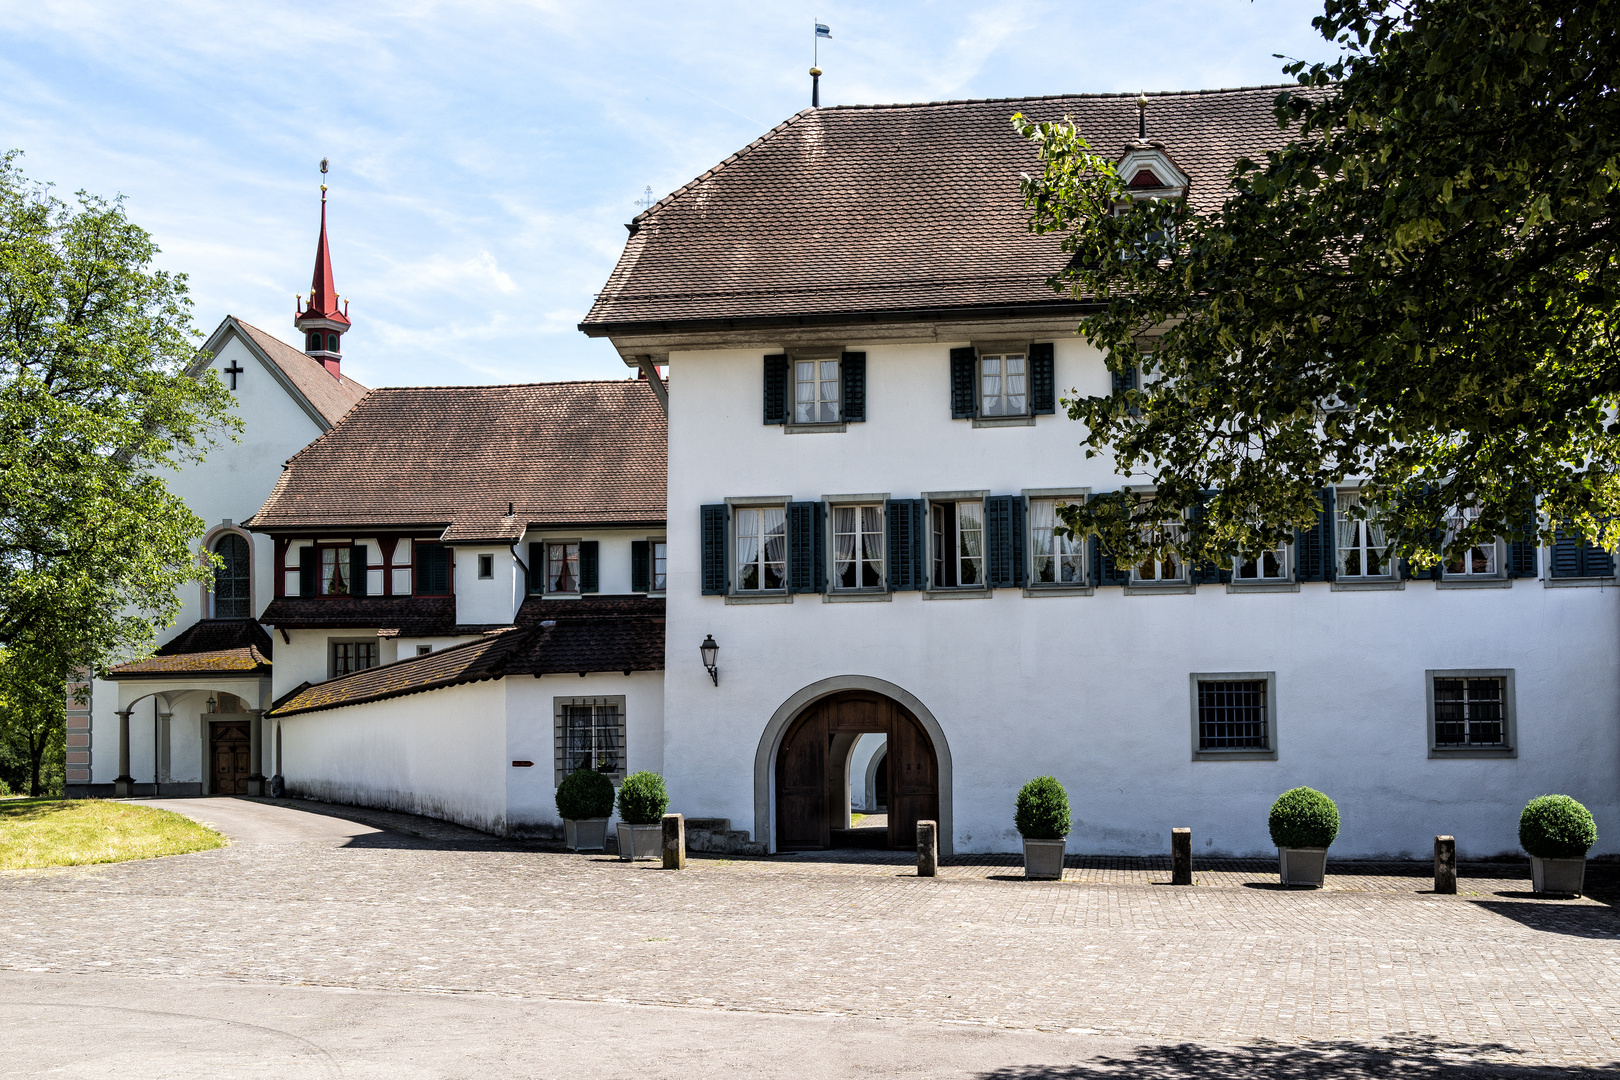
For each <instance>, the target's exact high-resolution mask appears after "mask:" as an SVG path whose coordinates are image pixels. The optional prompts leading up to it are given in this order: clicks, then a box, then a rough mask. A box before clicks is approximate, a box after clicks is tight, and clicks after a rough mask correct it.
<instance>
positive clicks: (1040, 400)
mask: <svg viewBox="0 0 1620 1080" xmlns="http://www.w3.org/2000/svg"><path fill="white" fill-rule="evenodd" d="M1053 368H1054V364H1053V359H1052V343H1051V342H1050V341H1041V342H1036V343H1035V344H1034V345H1031V346H1030V347H1029V411H1030V412H1032V413H1035V414H1036V415H1042V414H1050V413H1055V412H1057V376H1056V374H1055V373H1054V371H1053Z"/></svg>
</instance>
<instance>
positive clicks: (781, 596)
mask: <svg viewBox="0 0 1620 1080" xmlns="http://www.w3.org/2000/svg"><path fill="white" fill-rule="evenodd" d="M726 603H728V604H791V603H793V596H792V594H791V593H760V594H759V595H757V596H755V595H753V594H748V593H727V594H726Z"/></svg>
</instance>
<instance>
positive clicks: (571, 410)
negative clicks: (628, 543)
mask: <svg viewBox="0 0 1620 1080" xmlns="http://www.w3.org/2000/svg"><path fill="white" fill-rule="evenodd" d="M667 430H668V429H667V425H666V423H665V420H664V414H663V411H662V410H661V409H660V408H659V406H658V401H657V399H655V398H654V397H653V394H652V391H651V390H650V389H648V387H647V384H646V383H645V382H643V381H640V380H636V379H616V380H599V381H588V382H557V383H534V384H530V385H525V386H421V387H390V388H385V389H381V390H373V391H371V393H369V394H367V395H366V397H365V398H364V399H363V400H362V401H361V402H360V404H358V405H357V406H355V408H354V409H353V410H352V411H351V412H350V413H349V414H348V415H347V416H345V417H344V418H343V420H342V421H341V422H340V423H339V424H338V425H337V426H336V427H334V428H333V429H332V430H331V431H329V432H327V433H326V434H325V435H323V436H321V437H320V438H319V439H316V440H315V441H314V442H312V443H310V444H309V445H308V446H306V447H305V448H304V449H303V450H300V451H299V452H298V453H297V454H296V455H295V456H294V457H293V459H292V460H291V461H290V462H288V463H287V468H286V469H285V470H284V471H283V472H282V474H281V478H280V480H279V481H278V482H277V484H276V487H275V490H274V491H272V492H271V494H270V497H269V498H268V499H267V500H265V504H264V506H263V507H262V508H261V509H260V510H259V512H258V513H257V514H254V515H253V518H252V520H251V521H250V522H249V525H250V526H251V527H252V528H254V529H257V530H261V531H273V530H292V529H325V528H342V529H349V528H351V527H354V528H370V527H376V526H383V527H389V526H392V527H400V528H404V527H415V528H433V529H435V530H443V529H445V528H447V527H452V526H453V527H454V529H455V531H454V533H453V535H455V536H458V537H459V536H464V537H466V538H467V539H479V540H492V541H493V540H499V542H501V543H509V542H510V541H511V540H513V539H516V538H517V537H519V536H521V535H522V534H523V530H524V528H527V527H528V526H531V525H532V526H542V527H549V526H557V525H573V526H601V527H606V528H612V527H628V526H636V525H647V526H655V525H661V524H662V523H663V521H664V513H665V511H664V477H665V470H666V468H667V466H666V462H667V454H666V451H665V440H666V436H667ZM509 506H510V507H511V509H512V513H511V515H510V516H511V518H512V519H513V521H512V522H506V521H505V519H506V517H507V516H508V515H507V510H508V507H509ZM520 526H521V527H520ZM480 533H482V534H484V535H479V534H480ZM461 542H467V540H462V541H461Z"/></svg>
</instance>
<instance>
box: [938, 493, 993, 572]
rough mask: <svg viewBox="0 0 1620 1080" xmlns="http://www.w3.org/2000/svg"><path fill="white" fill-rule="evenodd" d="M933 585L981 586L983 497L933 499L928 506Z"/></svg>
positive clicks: (982, 569) (982, 567) (982, 570)
mask: <svg viewBox="0 0 1620 1080" xmlns="http://www.w3.org/2000/svg"><path fill="white" fill-rule="evenodd" d="M928 517H929V548H930V551H931V554H932V556H933V575H932V576H931V577H930V578H929V587H930V588H934V589H968V588H971V589H982V588H984V587H985V585H984V500H983V499H968V500H962V501H960V502H932V503H930V504H929V506H928Z"/></svg>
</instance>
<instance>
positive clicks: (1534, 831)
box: [1519, 795, 1597, 896]
mask: <svg viewBox="0 0 1620 1080" xmlns="http://www.w3.org/2000/svg"><path fill="white" fill-rule="evenodd" d="M1595 843H1597V823H1596V822H1595V821H1593V820H1592V812H1591V811H1590V810H1588V809H1587V808H1586V807H1584V806H1582V805H1581V804H1580V803H1578V802H1576V801H1575V800H1574V799H1572V798H1570V797H1569V796H1568V795H1543V796H1541V797H1540V798H1539V799H1531V800H1530V802H1529V804H1528V805H1526V806H1525V808H1524V813H1522V814H1520V815H1519V846H1520V847H1522V848H1524V850H1525V851H1526V852H1527V853H1529V855H1530V880H1531V882H1532V884H1533V886H1534V888H1535V890H1536V892H1538V893H1566V894H1568V895H1571V896H1575V895H1579V894H1580V893H1581V892H1583V891H1584V890H1585V888H1586V853H1587V852H1588V851H1589V850H1591V847H1592V845H1593V844H1595Z"/></svg>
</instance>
